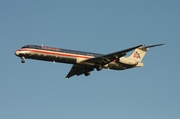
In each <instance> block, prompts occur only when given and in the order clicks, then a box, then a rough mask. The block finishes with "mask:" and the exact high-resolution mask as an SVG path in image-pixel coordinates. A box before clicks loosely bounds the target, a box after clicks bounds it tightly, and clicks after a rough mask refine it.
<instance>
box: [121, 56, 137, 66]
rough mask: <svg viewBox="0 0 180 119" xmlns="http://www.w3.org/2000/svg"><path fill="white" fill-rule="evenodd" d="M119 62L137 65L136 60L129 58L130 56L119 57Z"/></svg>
mask: <svg viewBox="0 0 180 119" xmlns="http://www.w3.org/2000/svg"><path fill="white" fill-rule="evenodd" d="M119 62H120V63H123V64H127V65H137V64H138V62H137V61H135V60H133V59H130V58H126V57H121V58H119Z"/></svg>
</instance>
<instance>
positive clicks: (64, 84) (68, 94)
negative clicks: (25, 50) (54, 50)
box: [0, 0, 180, 119]
mask: <svg viewBox="0 0 180 119" xmlns="http://www.w3.org/2000/svg"><path fill="white" fill-rule="evenodd" d="M179 6H180V1H179V0H163V1H162V0H159V1H157V0H151V1H148V0H136V1H134V0H128V1H122V0H113V1H110V0H109V1H108V0H91V1H85V0H76V1H75V0H65V1H63V0H52V1H47V0H34V1H25V0H1V1H0V44H1V47H0V49H1V62H0V67H1V68H0V72H1V75H0V118H1V119H41V118H43V119H50V118H51V119H59V118H61V119H72V118H73V119H121V118H122V119H179V118H180V80H179V77H180V71H179V67H180V63H179V61H180V60H179V59H180V54H179V50H180V48H179V43H180V41H179V39H180V7H179ZM157 43H165V44H166V45H164V46H161V47H156V48H152V49H150V51H148V53H147V55H146V56H145V58H144V60H143V62H144V64H145V66H144V67H143V68H136V69H130V70H125V71H112V70H109V71H108V70H105V69H104V70H102V71H100V72H97V71H93V72H92V73H91V75H90V76H89V77H85V76H83V75H82V76H74V77H72V78H70V79H69V80H66V79H65V76H66V75H67V73H68V72H69V70H70V68H71V65H68V64H60V63H56V64H54V63H52V62H43V61H35V60H26V63H25V64H22V63H21V62H20V59H19V58H18V57H16V56H15V55H14V51H15V50H17V49H18V48H20V47H22V46H23V45H26V44H36V45H42V44H43V45H47V46H53V47H60V48H67V49H74V50H80V51H90V52H97V53H111V52H114V51H119V50H123V49H125V48H129V47H132V46H136V45H139V44H146V45H152V44H157Z"/></svg>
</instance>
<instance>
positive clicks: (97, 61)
mask: <svg viewBox="0 0 180 119" xmlns="http://www.w3.org/2000/svg"><path fill="white" fill-rule="evenodd" d="M141 46H143V45H138V46H135V47H132V48H128V49H125V50H122V51H118V52H114V53H110V54H107V55H103V56H100V57H96V58H91V59H88V60H85V61H82V62H81V63H82V64H89V65H101V66H104V65H106V64H108V63H110V62H112V61H114V60H117V59H119V58H120V57H123V56H125V55H126V53H127V52H129V51H132V50H134V49H136V48H138V47H141Z"/></svg>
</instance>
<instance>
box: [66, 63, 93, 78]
mask: <svg viewBox="0 0 180 119" xmlns="http://www.w3.org/2000/svg"><path fill="white" fill-rule="evenodd" d="M93 70H94V68H93V67H92V66H88V65H80V64H74V65H73V67H72V68H71V70H70V72H69V73H68V74H67V76H66V78H70V77H72V76H74V75H77V76H79V75H81V74H85V75H86V76H88V75H89V74H90V72H91V71H93Z"/></svg>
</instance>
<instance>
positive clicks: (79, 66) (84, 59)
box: [15, 44, 164, 78]
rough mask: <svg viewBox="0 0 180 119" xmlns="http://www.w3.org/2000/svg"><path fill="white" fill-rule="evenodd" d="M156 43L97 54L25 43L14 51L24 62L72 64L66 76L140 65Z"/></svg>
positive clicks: (86, 74)
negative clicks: (31, 60) (40, 61)
mask: <svg viewBox="0 0 180 119" xmlns="http://www.w3.org/2000/svg"><path fill="white" fill-rule="evenodd" d="M161 45H164V44H157V45H151V46H145V45H138V46H135V47H132V48H128V49H125V50H121V51H118V52H114V53H110V54H105V55H104V54H97V53H91V52H82V51H74V50H67V49H61V48H54V47H48V46H43V45H42V46H37V45H26V46H23V47H22V48H20V49H18V50H16V51H15V55H16V56H18V57H20V58H21V62H22V63H25V58H27V59H36V60H43V61H51V62H61V63H68V64H73V66H72V68H71V70H70V72H69V73H68V74H67V76H66V78H70V77H72V76H74V75H81V74H84V75H85V76H88V75H90V72H91V71H93V70H94V69H96V70H97V71H100V70H102V68H106V69H112V70H125V69H129V68H134V67H142V66H143V63H142V62H141V61H142V59H143V57H144V56H145V54H146V52H147V51H148V49H149V48H151V47H156V46H161ZM132 50H134V51H133V53H132V54H131V55H130V56H127V57H124V56H125V55H126V53H127V52H130V51H132Z"/></svg>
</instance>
